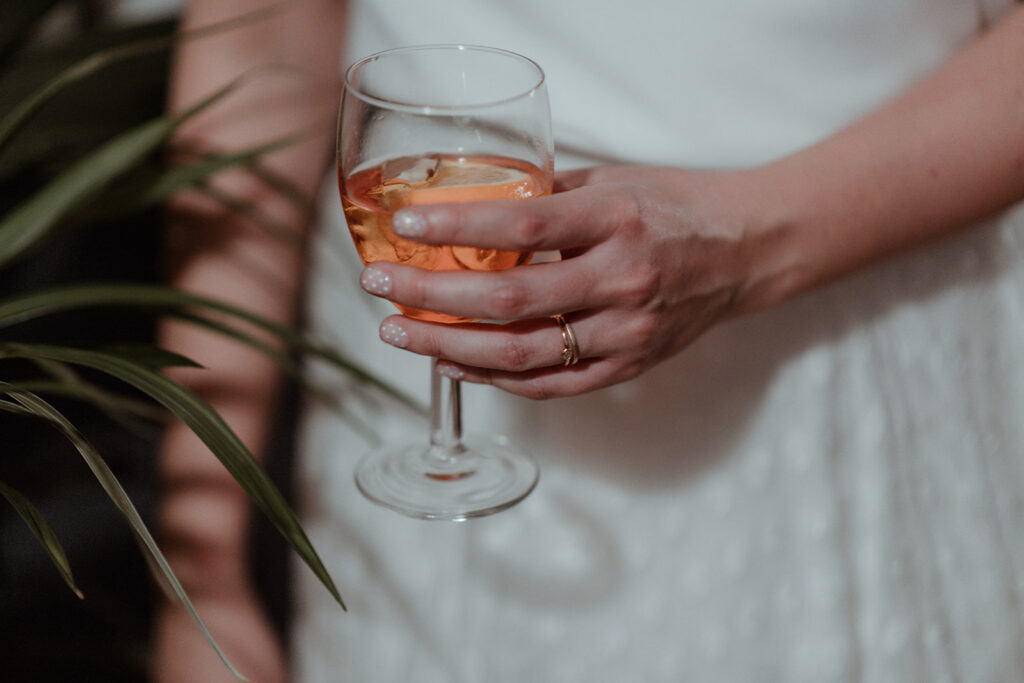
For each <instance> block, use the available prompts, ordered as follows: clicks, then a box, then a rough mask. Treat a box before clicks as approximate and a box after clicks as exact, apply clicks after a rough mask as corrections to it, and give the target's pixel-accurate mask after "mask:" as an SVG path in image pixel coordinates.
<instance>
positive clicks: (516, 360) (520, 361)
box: [495, 339, 533, 372]
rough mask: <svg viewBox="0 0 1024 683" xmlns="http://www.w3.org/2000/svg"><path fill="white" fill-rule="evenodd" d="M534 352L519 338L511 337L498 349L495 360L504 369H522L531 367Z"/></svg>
mask: <svg viewBox="0 0 1024 683" xmlns="http://www.w3.org/2000/svg"><path fill="white" fill-rule="evenodd" d="M532 355H533V354H532V353H530V351H529V350H528V349H527V348H526V346H525V345H524V344H523V343H522V342H521V341H520V340H518V339H509V340H507V341H505V343H504V344H502V346H501V347H500V348H499V349H498V350H497V353H496V356H495V360H496V362H497V363H498V366H499V367H500V368H501V369H502V370H511V371H516V372H518V371H522V370H526V369H528V368H529V367H530V359H531V357H532Z"/></svg>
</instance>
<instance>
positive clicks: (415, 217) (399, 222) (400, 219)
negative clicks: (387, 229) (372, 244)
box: [391, 212, 427, 237]
mask: <svg viewBox="0 0 1024 683" xmlns="http://www.w3.org/2000/svg"><path fill="white" fill-rule="evenodd" d="M391 229H392V230H394V231H395V233H396V234H398V235H401V236H402V237H419V236H421V235H422V234H423V233H425V232H426V231H427V219H426V218H424V217H423V216H420V215H419V214H415V213H406V212H400V213H398V214H397V215H396V216H395V217H394V218H393V219H392V220H391Z"/></svg>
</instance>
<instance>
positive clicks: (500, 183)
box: [406, 159, 540, 206]
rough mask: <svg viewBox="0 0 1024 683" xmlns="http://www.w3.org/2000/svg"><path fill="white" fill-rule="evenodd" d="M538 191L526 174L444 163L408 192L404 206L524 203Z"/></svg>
mask: <svg viewBox="0 0 1024 683" xmlns="http://www.w3.org/2000/svg"><path fill="white" fill-rule="evenodd" d="M539 190H540V188H538V187H537V183H536V181H535V180H534V179H533V178H532V177H531V176H530V175H529V174H528V173H526V172H524V171H520V170H518V169H515V168H508V167H507V166H495V165H493V164H484V163H480V162H477V161H454V160H448V159H444V160H442V161H441V163H440V165H439V166H438V168H437V171H436V172H435V173H434V175H433V176H432V177H431V178H430V180H428V181H427V182H426V183H423V184H416V185H413V186H412V187H411V188H410V190H409V191H408V194H407V195H406V201H407V202H408V204H406V205H407V206H415V205H417V204H440V203H442V202H472V201H479V200H482V199H526V198H527V197H532V196H534V195H536V194H539V193H540V192H539Z"/></svg>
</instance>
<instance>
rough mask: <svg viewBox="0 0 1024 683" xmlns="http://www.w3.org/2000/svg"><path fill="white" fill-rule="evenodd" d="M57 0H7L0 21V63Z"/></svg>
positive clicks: (6, 58)
mask: <svg viewBox="0 0 1024 683" xmlns="http://www.w3.org/2000/svg"><path fill="white" fill-rule="evenodd" d="M57 2H58V0H38V1H37V2H20V1H19V2H9V3H5V4H4V10H3V11H4V16H3V21H0V64H3V63H5V62H6V61H7V60H8V59H10V57H11V55H13V54H14V53H15V52H17V51H18V50H19V49H20V48H21V46H22V45H24V44H25V42H26V41H27V40H28V39H29V37H30V36H31V35H32V33H33V31H32V29H33V28H35V26H36V25H37V24H38V23H39V21H40V20H41V19H42V18H43V17H44V16H46V14H47V13H48V12H49V11H50V10H51V9H53V6H54V5H56V4H57Z"/></svg>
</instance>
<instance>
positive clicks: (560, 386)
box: [362, 167, 789, 398]
mask: <svg viewBox="0 0 1024 683" xmlns="http://www.w3.org/2000/svg"><path fill="white" fill-rule="evenodd" d="M755 178H756V174H753V173H749V172H729V173H694V172H689V171H684V170H681V169H675V168H647V167H602V168H597V169H590V170H585V171H577V172H573V173H569V174H562V175H561V176H560V177H559V181H558V183H557V184H556V185H557V190H558V192H556V194H554V195H552V196H550V197H542V198H537V199H530V200H526V201H501V202H474V203H467V204H446V205H440V204H439V205H435V206H424V207H416V208H415V209H406V210H403V211H401V212H399V213H398V214H396V217H395V221H394V227H395V231H396V232H398V233H399V234H402V235H403V236H405V237H407V238H409V239H412V240H415V241H418V242H424V243H428V244H459V245H468V246H477V247H482V248H500V249H512V250H516V251H523V252H530V251H548V250H558V251H560V252H561V255H562V260H561V261H555V262H547V263H539V264H535V265H529V266H523V267H520V268H514V269H512V270H508V271H502V272H498V273H492V272H471V271H446V272H427V271H424V270H420V269H417V268H412V267H407V266H401V265H397V264H393V263H384V262H378V263H375V264H373V265H371V266H369V267H368V268H367V270H366V271H364V275H363V279H362V282H363V285H364V288H366V289H367V291H369V292H370V293H373V294H376V295H378V296H384V297H386V298H387V299H390V300H392V301H395V302H397V303H400V304H404V305H407V306H413V307H416V308H423V309H427V310H432V311H442V312H445V313H451V314H455V315H459V316H464V317H469V318H478V319H482V320H509V321H512V322H510V323H508V324H503V325H499V324H484V323H479V324H465V325H444V324H435V323H428V322H422V321H418V320H413V319H410V318H406V317H403V316H392V317H389V318H388V319H386V320H385V321H384V322H383V324H382V325H381V338H382V339H384V340H385V341H388V342H389V343H392V344H394V345H396V346H400V347H402V348H405V349H408V350H410V351H413V352H415V353H421V354H424V355H429V356H436V357H438V358H440V359H443V360H446V361H449V362H448V363H443V364H441V365H440V366H439V367H440V368H441V369H442V372H443V373H444V374H447V375H449V376H453V377H457V378H459V379H463V380H466V381H470V382H483V383H489V384H493V385H495V386H497V387H500V388H502V389H505V390H507V391H510V392H512V393H515V394H520V395H523V396H527V397H530V398H551V397H558V396H569V395H574V394H580V393H583V392H587V391H591V390H594V389H598V388H600V387H604V386H608V385H611V384H615V383H617V382H622V381H624V380H628V379H630V378H632V377H636V376H637V375H639V374H640V373H642V372H644V371H646V370H648V369H650V368H651V367H652V366H654V365H655V364H657V363H659V362H660V361H662V360H665V359H666V358H668V357H670V356H672V355H673V354H675V353H678V352H679V351H680V350H682V349H683V348H684V347H686V346H687V345H688V344H689V343H690V342H692V341H693V340H694V339H695V338H696V337H697V336H699V335H700V334H701V333H703V332H704V331H706V330H707V329H708V328H710V327H711V326H712V325H714V324H715V323H717V322H719V321H722V320H724V319H726V318H728V317H730V316H732V315H734V314H736V313H739V312H742V311H746V310H752V309H754V308H757V307H759V306H761V305H763V304H765V303H767V302H770V301H772V300H775V299H777V298H780V296H781V293H782V289H781V288H780V285H781V284H782V283H784V282H785V281H786V280H787V277H786V274H787V272H788V268H789V266H788V265H786V261H787V253H786V251H787V250H786V248H785V242H786V240H785V233H786V231H785V229H773V228H765V227H762V226H763V225H770V224H769V223H766V222H764V218H765V217H764V216H759V217H758V221H757V222H756V223H755V221H754V220H753V219H752V217H753V216H755V215H758V212H757V211H754V210H752V209H751V208H750V207H751V204H752V203H756V202H757V194H758V190H757V189H756V188H757V183H756V180H755ZM554 314H562V315H564V316H565V318H566V320H568V321H569V323H570V324H571V325H572V328H573V330H574V332H575V335H576V338H577V340H578V344H579V348H580V361H579V364H578V365H575V366H571V367H564V366H563V364H562V349H563V344H562V337H561V333H560V331H559V327H558V325H557V324H556V323H555V322H554V321H553V320H552V319H551V318H550V316H552V315H554Z"/></svg>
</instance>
